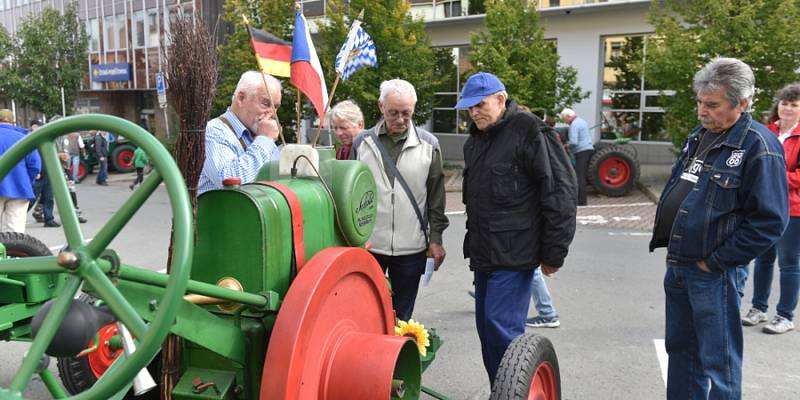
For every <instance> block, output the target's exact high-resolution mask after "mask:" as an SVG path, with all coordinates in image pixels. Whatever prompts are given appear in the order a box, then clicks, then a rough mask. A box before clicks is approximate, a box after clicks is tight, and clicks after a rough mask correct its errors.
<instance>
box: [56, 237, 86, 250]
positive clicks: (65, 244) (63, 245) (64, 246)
mask: <svg viewBox="0 0 800 400" xmlns="http://www.w3.org/2000/svg"><path fill="white" fill-rule="evenodd" d="M92 239H94V238H88V239H86V243H89V242H91V241H92ZM67 246H69V244H67V243H62V244H59V245H56V246H50V247H48V249H50V251H53V252H58V251H61V249H64V248H66V247H67Z"/></svg>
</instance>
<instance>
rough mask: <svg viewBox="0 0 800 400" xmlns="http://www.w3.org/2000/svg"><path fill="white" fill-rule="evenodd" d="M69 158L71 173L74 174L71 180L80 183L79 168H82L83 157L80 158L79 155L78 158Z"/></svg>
mask: <svg viewBox="0 0 800 400" xmlns="http://www.w3.org/2000/svg"><path fill="white" fill-rule="evenodd" d="M69 158H70V161H69V162H70V164H69V165H70V166H71V167H70V172H72V175H71V176H70V178H72V181H73V182H77V181H78V168H80V165H81V156H79V155H77V156H69Z"/></svg>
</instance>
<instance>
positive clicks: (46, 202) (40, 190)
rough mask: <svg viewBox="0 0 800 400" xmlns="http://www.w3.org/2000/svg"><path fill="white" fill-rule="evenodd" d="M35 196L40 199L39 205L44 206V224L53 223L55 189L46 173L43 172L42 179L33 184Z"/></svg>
mask: <svg viewBox="0 0 800 400" xmlns="http://www.w3.org/2000/svg"><path fill="white" fill-rule="evenodd" d="M33 195H34V197H38V198H39V203H41V205H42V217H43V218H44V222H53V221H54V220H55V218H54V217H53V188H52V187H51V186H50V180H49V179H47V174H46V173H44V171H42V177H41V178H40V179H37V180H36V182H34V183H33Z"/></svg>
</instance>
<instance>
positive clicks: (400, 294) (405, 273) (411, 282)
mask: <svg viewBox="0 0 800 400" xmlns="http://www.w3.org/2000/svg"><path fill="white" fill-rule="evenodd" d="M372 255H373V256H375V259H376V260H378V264H380V265H381V269H382V270H383V273H387V271H388V275H389V280H391V282H392V306H393V307H394V313H395V316H396V317H397V319H399V320H401V321H408V320H409V319H410V318H411V314H413V313H414V303H416V301H417V292H418V291H419V279H420V278H421V277H422V274H423V273H424V272H425V261H426V257H425V252H424V251H423V252H420V253H416V254H408V255H405V256H385V255H382V254H375V253H372Z"/></svg>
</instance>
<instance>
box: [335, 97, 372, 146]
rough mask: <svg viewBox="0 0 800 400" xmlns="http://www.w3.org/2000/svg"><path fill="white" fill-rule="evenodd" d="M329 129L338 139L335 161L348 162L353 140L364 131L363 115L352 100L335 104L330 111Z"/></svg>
mask: <svg viewBox="0 0 800 400" xmlns="http://www.w3.org/2000/svg"><path fill="white" fill-rule="evenodd" d="M330 117H331V127H332V128H333V132H334V133H336V138H337V139H339V148H338V149H336V159H337V160H349V159H350V150H351V149H352V148H353V138H354V137H356V135H358V134H359V133H361V131H363V130H364V113H362V112H361V108H359V107H358V105H357V104H356V103H354V102H353V101H352V100H345V101H340V102H338V103H336V105H335V106H333V108H331V111H330Z"/></svg>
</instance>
